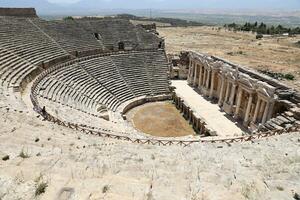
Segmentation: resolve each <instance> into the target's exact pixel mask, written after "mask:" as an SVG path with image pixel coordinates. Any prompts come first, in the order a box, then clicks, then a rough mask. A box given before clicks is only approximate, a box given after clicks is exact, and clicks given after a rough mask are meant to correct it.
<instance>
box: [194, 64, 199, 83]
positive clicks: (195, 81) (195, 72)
mask: <svg viewBox="0 0 300 200" xmlns="http://www.w3.org/2000/svg"><path fill="white" fill-rule="evenodd" d="M197 68H198V64H197V63H195V68H194V81H193V86H195V85H196V84H197V71H198V70H197Z"/></svg>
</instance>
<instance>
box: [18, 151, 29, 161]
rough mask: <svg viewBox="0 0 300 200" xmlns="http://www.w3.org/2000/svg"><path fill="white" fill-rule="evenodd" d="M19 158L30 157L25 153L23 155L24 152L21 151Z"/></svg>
mask: <svg viewBox="0 0 300 200" xmlns="http://www.w3.org/2000/svg"><path fill="white" fill-rule="evenodd" d="M19 157H21V158H24V159H25V158H29V157H30V156H29V155H28V154H27V153H25V152H24V150H23V149H22V151H21V152H20V154H19Z"/></svg>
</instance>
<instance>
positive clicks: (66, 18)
mask: <svg viewBox="0 0 300 200" xmlns="http://www.w3.org/2000/svg"><path fill="white" fill-rule="evenodd" d="M64 20H74V18H73V17H72V16H67V17H64Z"/></svg>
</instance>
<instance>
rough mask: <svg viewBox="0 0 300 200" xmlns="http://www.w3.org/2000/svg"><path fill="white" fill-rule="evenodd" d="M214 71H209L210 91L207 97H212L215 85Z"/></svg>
mask: <svg viewBox="0 0 300 200" xmlns="http://www.w3.org/2000/svg"><path fill="white" fill-rule="evenodd" d="M215 74H216V73H215V72H214V71H211V84H210V93H209V98H213V93H214V86H215Z"/></svg>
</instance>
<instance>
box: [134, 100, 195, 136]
mask: <svg viewBox="0 0 300 200" xmlns="http://www.w3.org/2000/svg"><path fill="white" fill-rule="evenodd" d="M132 121H133V123H134V125H135V127H136V128H137V129H139V130H140V131H142V132H144V133H148V134H150V135H154V136H160V137H180V136H186V135H192V134H194V133H195V132H194V130H193V129H192V127H191V126H190V125H189V124H188V122H187V121H186V120H185V119H184V118H183V117H182V116H181V114H180V112H179V111H178V110H177V109H176V108H175V106H174V105H172V104H171V103H170V102H161V103H149V104H146V105H144V106H141V107H138V108H136V111H135V113H134V115H133V118H132Z"/></svg>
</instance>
